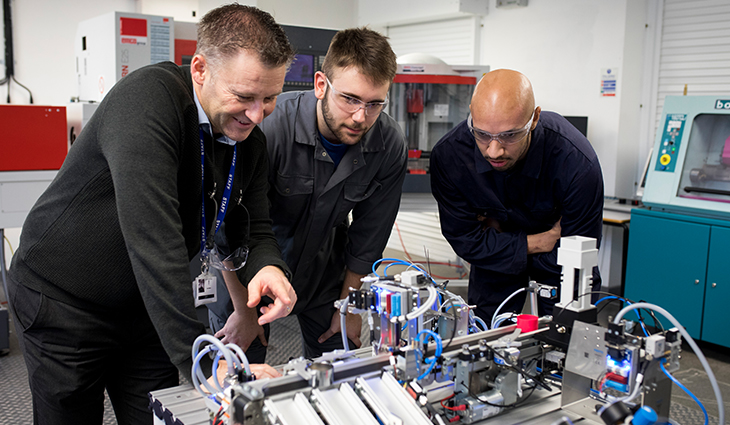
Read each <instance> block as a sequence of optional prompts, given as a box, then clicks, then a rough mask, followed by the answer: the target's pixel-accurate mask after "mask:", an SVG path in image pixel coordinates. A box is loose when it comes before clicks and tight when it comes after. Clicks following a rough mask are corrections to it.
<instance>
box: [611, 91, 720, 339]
mask: <svg viewBox="0 0 730 425" xmlns="http://www.w3.org/2000/svg"><path fill="white" fill-rule="evenodd" d="M643 203H644V204H645V205H646V206H647V207H648V208H643V209H633V210H632V212H631V235H630V238H629V247H628V248H629V249H628V257H627V265H626V285H625V295H626V296H627V297H630V298H633V299H644V300H648V301H650V302H652V303H654V304H658V305H662V306H664V307H665V308H667V309H669V310H672V311H675V312H676V314H677V318H678V319H679V320H680V321H681V322H682V323H683V324H684V325H685V326H686V328H687V330H688V331H689V333H690V334H691V335H692V336H693V337H694V338H697V339H701V340H703V341H707V342H711V343H714V344H719V345H723V346H726V347H730V333H728V332H727V328H725V323H727V319H730V313H728V310H727V307H726V306H725V300H727V299H728V297H730V280H729V279H728V276H730V266H729V265H728V262H727V258H728V256H729V255H730V238H729V235H730V97H727V96H667V97H666V99H665V101H664V110H663V112H662V115H661V117H660V119H659V127H658V128H657V134H656V140H655V143H654V148H653V154H652V157H651V158H650V162H649V165H648V170H647V177H646V186H645V188H644V195H643ZM668 259H680V261H672V260H670V261H667V260H668ZM676 294H682V296H681V297H677V296H676ZM660 320H661V317H660ZM664 323H665V324H666V321H664Z"/></svg>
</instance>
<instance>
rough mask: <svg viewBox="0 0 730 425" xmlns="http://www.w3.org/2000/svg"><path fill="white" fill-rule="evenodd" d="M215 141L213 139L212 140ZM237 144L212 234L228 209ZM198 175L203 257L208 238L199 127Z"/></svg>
mask: <svg viewBox="0 0 730 425" xmlns="http://www.w3.org/2000/svg"><path fill="white" fill-rule="evenodd" d="M213 143H215V140H214V141H213ZM237 148H238V146H237V145H233V159H232V160H231V169H230V171H229V172H228V180H227V181H226V187H225V189H224V190H223V198H222V199H221V206H220V208H218V215H217V216H216V219H215V227H214V231H213V235H215V234H216V233H218V228H220V226H221V222H222V221H223V218H224V217H225V216H226V209H228V200H229V199H230V197H231V189H232V188H233V173H234V172H235V171H236V150H237ZM200 176H201V185H202V187H201V191H200V192H201V194H202V204H201V211H202V214H201V215H202V222H203V225H202V226H201V227H202V231H201V233H200V249H201V257H203V258H205V257H206V256H207V255H208V251H209V250H208V249H207V248H206V242H207V240H208V237H207V234H206V231H205V144H204V142H203V129H202V128H201V129H200Z"/></svg>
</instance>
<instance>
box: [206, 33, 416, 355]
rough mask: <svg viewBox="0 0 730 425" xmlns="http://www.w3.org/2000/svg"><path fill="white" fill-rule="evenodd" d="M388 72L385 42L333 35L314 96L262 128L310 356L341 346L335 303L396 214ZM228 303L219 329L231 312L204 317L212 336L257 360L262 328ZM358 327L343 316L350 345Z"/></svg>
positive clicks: (379, 245) (279, 230)
mask: <svg viewBox="0 0 730 425" xmlns="http://www.w3.org/2000/svg"><path fill="white" fill-rule="evenodd" d="M396 68H397V65H396V57H395V54H394V53H393V51H392V49H391V47H390V45H389V43H388V41H387V38H386V37H384V36H382V35H381V34H379V33H377V32H375V31H372V30H370V29H367V28H355V29H347V30H343V31H340V32H338V33H337V34H336V35H335V37H334V38H333V39H332V42H331V44H330V47H329V50H328V52H327V55H326V57H325V60H324V63H323V65H322V71H321V72H317V73H316V75H315V81H314V85H315V88H314V90H313V91H307V92H290V93H284V94H282V95H281V96H279V101H278V104H277V107H276V110H275V111H274V113H273V114H271V116H269V117H268V118H266V119H265V120H264V122H263V123H262V124H261V129H262V130H263V131H264V133H265V134H266V138H267V145H268V151H269V160H270V162H271V168H270V172H269V184H270V186H271V188H270V191H269V200H270V202H271V218H272V220H273V229H274V233H275V234H276V239H277V241H278V242H279V245H280V246H281V249H282V256H283V258H284V260H285V261H286V263H287V265H288V266H289V267H290V268H291V270H292V273H293V277H292V286H294V289H295V290H296V292H297V297H298V302H297V304H296V306H295V308H294V313H295V314H297V318H298V319H299V324H300V326H301V329H302V336H303V340H304V349H305V350H304V352H305V355H306V356H307V357H310V358H312V357H317V356H319V355H321V354H322V353H323V352H328V351H332V350H334V349H337V348H342V338H341V336H340V335H339V332H340V321H339V313H338V312H336V311H335V308H334V305H333V304H334V301H335V300H338V299H342V298H344V297H346V296H347V294H348V290H349V288H359V287H360V285H361V282H360V279H361V278H362V277H363V276H365V275H366V274H368V273H369V272H370V271H371V268H372V265H373V263H374V262H375V261H376V260H378V259H379V258H381V257H382V253H383V249H384V248H385V245H386V244H387V241H388V238H389V236H390V231H391V228H392V226H393V222H394V221H395V217H396V214H397V212H398V207H399V205H400V195H401V188H402V184H403V179H404V177H405V172H406V167H407V155H406V142H405V139H404V137H403V134H402V132H401V130H400V128H399V127H398V125H397V123H396V122H395V121H394V120H393V119H392V118H391V117H390V116H388V115H387V114H385V113H383V112H382V111H383V109H384V107H385V105H386V104H387V102H388V90H389V88H390V85H391V83H392V81H393V78H394V77H395V73H396ZM350 213H352V223H350V222H349V219H348V215H349V214H350ZM232 298H233V306H234V307H235V310H234V311H233V312H232V314H231V315H230V317H228V318H227V322H226V317H225V316H226V314H228V313H231V312H230V311H228V312H224V313H223V314H218V315H214V316H213V317H212V320H211V323H213V324H214V328H216V326H215V324H216V323H217V324H218V326H217V327H218V328H219V329H220V328H221V326H223V324H224V323H225V326H223V327H222V329H220V331H219V332H218V333H217V334H216V335H217V336H219V337H222V338H223V341H224V342H226V341H233V342H237V343H239V345H241V346H246V347H249V344H251V343H252V342H253V346H252V347H250V349H249V351H248V353H249V354H248V355H249V356H252V357H253V358H254V359H256V361H262V357H259V356H260V353H262V352H263V354H264V355H265V350H260V349H259V348H260V347H261V344H264V345H265V344H266V338H267V337H266V334H265V330H264V329H263V328H261V327H258V328H257V327H256V326H255V319H256V314H255V311H253V310H251V309H246V308H239V306H238V305H245V303H244V302H242V301H241V300H239V301H237V300H236V297H235V295H234V296H233V297H232ZM237 304H238V305H237ZM360 326H361V321H360V316H358V315H352V314H348V317H347V337H348V338H349V340H350V345H351V346H355V347H359V346H360V344H361V342H360ZM254 353H259V356H257V355H256V354H254Z"/></svg>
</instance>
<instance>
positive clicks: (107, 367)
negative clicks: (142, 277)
mask: <svg viewBox="0 0 730 425" xmlns="http://www.w3.org/2000/svg"><path fill="white" fill-rule="evenodd" d="M8 292H9V297H10V300H9V301H10V302H9V304H10V307H11V310H12V311H13V314H14V316H15V320H14V322H15V328H16V331H17V334H18V336H19V339H21V344H20V346H21V347H22V350H23V357H24V360H25V364H26V367H27V369H28V382H29V385H30V390H31V394H32V398H33V423H34V424H36V425H56V424H58V425H65V424H69V425H70V424H89V425H99V424H101V423H102V421H103V413H104V390H105V389H106V391H107V393H108V394H109V398H110V399H111V402H112V406H113V407H114V413H115V415H116V418H117V422H118V423H119V424H120V425H127V424H130V425H132V424H134V425H136V424H152V423H153V417H152V411H151V410H150V409H149V407H148V406H149V399H148V393H149V392H150V391H154V390H158V389H163V388H169V387H173V386H176V385H178V371H177V368H176V367H175V366H174V365H173V364H172V362H170V358H169V357H168V356H167V353H166V352H165V350H164V349H163V347H162V343H161V342H160V339H159V337H158V335H157V332H156V331H155V329H154V327H153V325H152V322H151V321H150V319H149V316H148V314H147V312H146V311H145V310H144V308H139V307H138V308H136V309H128V310H124V309H120V310H118V311H114V312H102V311H91V310H86V309H83V308H79V307H76V306H73V305H69V304H66V303H63V302H60V301H58V300H55V299H52V298H50V297H47V296H46V295H44V294H42V293H40V292H37V291H35V290H32V289H30V288H27V287H25V286H23V285H22V283H17V282H12V281H10V282H9V284H8Z"/></svg>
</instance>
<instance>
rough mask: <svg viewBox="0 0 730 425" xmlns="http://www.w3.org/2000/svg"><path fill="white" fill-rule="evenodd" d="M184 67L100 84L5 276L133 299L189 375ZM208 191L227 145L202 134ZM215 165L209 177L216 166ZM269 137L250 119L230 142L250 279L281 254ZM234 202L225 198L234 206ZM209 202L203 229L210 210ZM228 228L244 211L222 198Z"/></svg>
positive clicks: (195, 149)
mask: <svg viewBox="0 0 730 425" xmlns="http://www.w3.org/2000/svg"><path fill="white" fill-rule="evenodd" d="M198 128H199V123H198V115H197V109H196V106H195V102H194V98H193V86H192V80H191V76H190V70H189V68H188V67H178V66H177V65H175V64H173V63H170V62H167V63H161V64H157V65H151V66H147V67H144V68H142V69H139V70H137V71H135V72H133V73H131V74H130V75H128V76H126V77H124V78H123V79H122V80H121V81H119V82H118V83H117V84H116V85H115V86H114V87H113V88H112V90H111V91H110V92H109V93H108V94H107V96H106V97H105V98H104V100H103V101H102V102H101V104H100V105H99V108H98V109H97V111H96V112H95V113H94V115H93V116H92V118H91V120H90V121H89V123H88V125H87V127H86V128H84V130H83V131H82V133H81V134H80V135H79V137H78V139H77V140H76V141H75V143H74V145H73V147H72V148H71V149H70V151H69V154H68V157H67V158H66V161H65V162H64V164H63V166H62V167H61V170H60V171H59V173H58V175H57V177H56V179H55V180H54V181H53V182H52V183H51V185H50V186H49V187H48V189H47V190H46V192H45V193H44V194H43V195H42V196H41V197H40V199H39V200H38V202H37V203H36V205H35V206H34V207H33V209H32V210H31V211H30V213H29V215H28V218H27V219H26V222H25V225H24V227H23V231H22V235H21V240H20V247H19V248H18V252H17V254H16V255H15V256H14V258H13V262H12V265H11V268H10V275H11V277H12V278H13V279H14V280H15V281H16V282H19V283H21V284H23V285H25V286H27V287H29V288H32V289H35V290H37V291H39V292H42V293H44V294H46V295H47V296H50V297H52V298H55V299H58V300H62V301H64V302H66V303H69V304H72V305H76V306H79V307H83V308H87V309H92V310H99V311H104V312H107V313H108V312H110V311H111V312H114V311H118V312H119V314H125V313H124V312H125V310H126V311H129V310H130V309H131V310H136V308H135V307H140V308H142V304H143V305H144V308H145V309H146V311H147V313H148V314H149V316H150V318H151V319H152V323H153V324H154V326H155V328H156V330H157V332H158V334H159V336H160V339H161V340H162V343H163V346H164V347H165V350H166V351H167V353H168V355H169V356H170V359H171V360H172V362H173V363H174V364H175V365H176V366H178V368H179V369H180V370H181V371H182V372H183V374H184V375H185V376H188V377H189V375H190V365H191V352H190V348H191V345H192V342H193V341H194V339H195V338H196V337H197V336H198V335H200V334H202V333H204V332H205V328H204V326H203V325H202V324H201V323H200V322H198V321H197V318H196V313H195V309H194V306H193V297H192V286H191V279H190V272H189V266H188V264H189V261H190V260H191V259H192V258H193V257H194V256H195V255H196V254H197V253H198V252H199V250H200V234H201V208H200V204H201V173H200V169H201V167H200V136H199V130H198ZM205 152H206V155H205V157H206V164H205V170H206V179H205V183H206V193H207V192H209V191H210V190H211V189H212V186H213V179H215V181H216V182H217V186H218V188H219V189H218V190H217V193H218V195H217V196H218V198H219V199H220V196H221V195H220V194H221V193H222V187H223V186H224V185H225V179H226V176H227V174H228V170H229V166H230V162H231V158H232V153H233V147H231V146H227V145H224V144H222V143H218V142H214V141H211V140H210V138H208V137H206V139H205ZM213 174H215V177H214V176H213ZM267 176H268V158H267V153H266V141H265V137H264V135H263V133H262V132H261V131H260V130H259V129H258V127H257V128H255V129H254V131H253V132H252V133H251V135H250V136H249V137H248V138H247V139H246V140H245V141H243V142H241V143H239V144H238V160H237V166H236V173H235V178H234V182H233V190H232V194H233V195H234V199H235V198H236V197H237V196H238V194H239V193H242V194H243V202H244V205H245V206H246V209H247V210H248V213H249V214H250V217H251V230H250V240H249V247H250V249H251V252H250V255H249V259H248V263H247V265H246V268H245V270H244V272H243V273H241V274H240V275H241V276H242V277H244V279H246V280H247V279H250V278H251V277H253V275H254V274H255V273H256V272H258V271H259V270H260V269H261V268H262V267H264V266H266V265H277V266H279V267H281V268H282V269H283V270H284V271H285V272H286V273H287V274H288V269H287V267H286V264H285V263H284V262H283V261H282V260H281V254H280V251H279V248H278V245H277V244H276V240H275V238H274V235H273V233H272V231H271V221H270V219H269V211H268V201H267V197H266V195H267V191H268V183H267ZM231 207H232V205H231ZM214 208H215V207H214V206H213V203H212V201H209V202H208V205H207V206H206V219H207V221H208V223H206V228H207V229H210V222H211V221H212V220H213V219H214V216H215V211H214ZM224 221H225V223H226V226H225V228H226V236H227V239H228V240H229V241H231V243H232V244H236V243H240V241H241V240H242V239H243V238H244V234H245V233H244V232H245V226H246V217H245V213H243V209H242V208H240V207H237V208H228V211H227V215H226V218H225V220H224Z"/></svg>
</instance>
